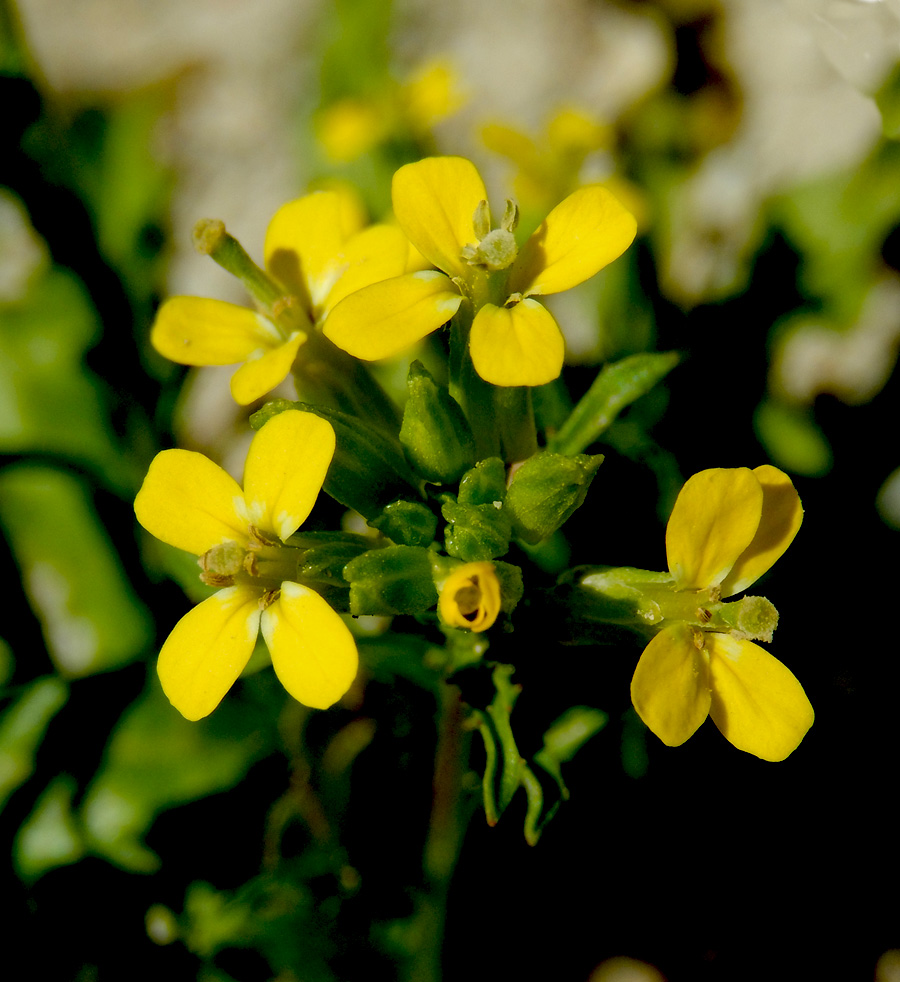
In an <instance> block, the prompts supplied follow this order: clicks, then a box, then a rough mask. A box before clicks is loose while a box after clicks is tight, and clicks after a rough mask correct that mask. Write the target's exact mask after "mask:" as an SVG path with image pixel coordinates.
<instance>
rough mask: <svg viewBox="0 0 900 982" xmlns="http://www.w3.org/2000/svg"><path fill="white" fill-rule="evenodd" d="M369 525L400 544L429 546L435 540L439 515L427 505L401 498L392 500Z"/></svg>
mask: <svg viewBox="0 0 900 982" xmlns="http://www.w3.org/2000/svg"><path fill="white" fill-rule="evenodd" d="M369 525H371V526H372V528H376V529H378V531H379V532H381V533H382V534H383V535H386V536H387V537H388V538H389V539H392V540H393V541H394V542H396V543H398V544H403V545H405V546H427V545H429V544H430V543H431V542H433V541H434V533H435V532H436V531H437V515H435V513H434V512H433V511H432V510H431V509H430V508H429V507H428V506H427V505H423V504H421V503H420V502H418V501H405V500H402V499H401V500H400V501H392V502H391V503H390V504H389V505H388V506H387V507H386V508H385V509H384V512H383V513H382V514H381V515H380V516H379V517H378V518H374V519H372V521H371V522H369Z"/></svg>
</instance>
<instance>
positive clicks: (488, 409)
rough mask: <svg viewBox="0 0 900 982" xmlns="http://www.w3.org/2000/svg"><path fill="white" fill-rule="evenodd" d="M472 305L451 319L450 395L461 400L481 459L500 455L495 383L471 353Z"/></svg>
mask: <svg viewBox="0 0 900 982" xmlns="http://www.w3.org/2000/svg"><path fill="white" fill-rule="evenodd" d="M471 328H472V305H471V304H470V303H468V302H463V303H462V304H461V305H460V308H459V311H457V313H456V314H455V315H454V317H453V320H451V321H450V395H452V396H453V398H454V399H455V400H456V401H457V402H458V403H459V405H460V406H461V407H462V410H463V412H464V413H465V414H466V419H468V421H469V426H470V427H471V429H472V435H473V436H474V438H475V455H476V457H477V459H478V460H485V459H486V458H488V457H499V456H500V434H499V431H498V429H497V426H496V420H495V419H494V391H493V390H494V387H493V386H492V385H490V384H489V383H488V382H485V380H484V379H483V378H482V377H481V376H480V375H479V374H478V372H476V371H475V366H474V365H473V364H472V358H471V356H470V355H469V331H470V330H471Z"/></svg>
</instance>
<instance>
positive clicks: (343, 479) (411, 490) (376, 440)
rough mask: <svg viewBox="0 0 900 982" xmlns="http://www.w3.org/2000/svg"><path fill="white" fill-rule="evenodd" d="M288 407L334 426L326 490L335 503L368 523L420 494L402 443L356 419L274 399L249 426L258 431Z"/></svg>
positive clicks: (339, 413)
mask: <svg viewBox="0 0 900 982" xmlns="http://www.w3.org/2000/svg"><path fill="white" fill-rule="evenodd" d="M287 409H300V410H302V411H303V412H307V413H315V415H316V416H320V417H321V418H322V419H324V420H327V421H328V422H329V423H331V425H332V426H333V427H334V435H335V440H336V446H335V451H334V457H333V459H332V461H331V466H330V467H329V468H328V474H327V476H326V478H325V484H324V489H325V492H326V493H327V494H329V495H330V496H331V497H332V498H334V499H335V501H338V502H340V503H341V504H342V505H346V507H347V508H353V509H354V510H355V511H358V512H359V513H360V515H362V516H363V518H365V519H367V520H369V519H374V518H377V517H378V516H379V515H380V514H381V512H382V511H383V510H384V508H385V506H386V505H388V504H390V502H392V501H394V500H395V499H396V498H402V497H407V498H408V497H418V496H419V493H418V492H419V489H418V482H417V481H416V478H415V477H414V475H413V473H412V472H411V471H410V469H409V465H408V464H407V463H406V459H405V458H404V456H403V453H402V451H401V449H400V445H399V444H398V443H395V442H394V441H392V440H391V439H389V438H388V437H386V436H385V435H384V432H383V431H382V430H379V429H376V428H375V427H373V426H370V425H368V424H367V423H365V422H363V421H362V420H361V419H357V418H356V417H355V416H348V415H347V414H346V413H342V412H339V411H338V410H336V409H323V408H322V407H320V406H313V405H310V404H308V403H303V402H291V401H290V400H288V399H273V400H272V401H271V402H267V403H266V404H265V405H264V406H263V407H262V409H260V410H259V411H258V412H255V413H254V414H253V415H252V416H251V417H250V425H251V426H252V427H253V429H255V430H258V429H260V428H261V427H262V426H264V425H265V424H266V423H267V422H268V421H269V420H270V419H272V417H273V416H277V415H278V414H279V413H282V412H284V411H285V410H287Z"/></svg>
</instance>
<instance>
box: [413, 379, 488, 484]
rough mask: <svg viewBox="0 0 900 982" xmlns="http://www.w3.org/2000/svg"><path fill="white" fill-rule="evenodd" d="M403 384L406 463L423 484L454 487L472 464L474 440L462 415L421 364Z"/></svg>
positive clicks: (451, 398)
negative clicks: (425, 482)
mask: <svg viewBox="0 0 900 982" xmlns="http://www.w3.org/2000/svg"><path fill="white" fill-rule="evenodd" d="M406 384H407V388H408V390H409V398H408V399H407V402H406V407H405V409H404V410H403V423H402V425H401V427H400V443H401V444H402V446H403V449H404V451H405V452H406V457H407V460H409V462H410V464H412V466H413V467H414V468H415V470H416V472H417V473H418V474H420V475H421V476H422V477H423V478H424V479H425V480H426V481H430V482H431V483H433V484H454V483H455V482H456V481H458V480H459V478H460V477H461V476H462V474H463V473H464V472H465V471H466V470H467V469H468V468H469V467H471V466H472V465H473V464H474V463H475V438H474V437H473V436H472V430H471V427H470V426H469V423H468V421H467V420H466V417H465V414H464V413H463V411H462V409H461V408H460V406H459V404H458V403H457V402H456V400H455V399H454V398H453V397H452V396H451V395H450V393H449V391H448V390H447V389H445V388H444V387H443V386H439V385H438V384H437V383H436V382H435V380H434V379H433V378H432V376H431V375H430V373H429V372H428V370H427V369H426V368H425V367H424V366H423V365H422V363H421V362H419V361H414V362H413V363H412V364H411V365H410V366H409V375H408V377H407V382H406Z"/></svg>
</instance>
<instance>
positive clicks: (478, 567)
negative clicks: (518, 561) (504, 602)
mask: <svg viewBox="0 0 900 982" xmlns="http://www.w3.org/2000/svg"><path fill="white" fill-rule="evenodd" d="M438 613H439V614H440V615H441V619H442V620H443V621H444V623H445V624H449V625H450V627H462V628H466V629H467V630H469V631H474V632H475V633H476V634H477V633H479V632H480V631H486V630H487V629H488V628H489V627H491V625H492V624H493V623H494V621H495V620H497V615H498V614H499V613H500V581H499V580H498V579H497V574H496V572H495V571H494V564H493V563H464V564H463V565H462V566H458V567H457V568H456V569H454V570H453V572H452V573H451V574H450V575H449V576H448V577H447V579H446V580H445V581H444V585H443V586H442V587H441V593H440V597H439V598H438Z"/></svg>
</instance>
